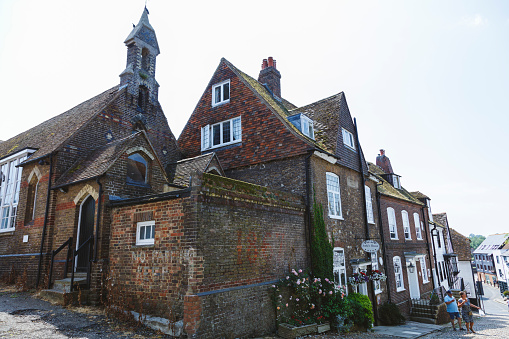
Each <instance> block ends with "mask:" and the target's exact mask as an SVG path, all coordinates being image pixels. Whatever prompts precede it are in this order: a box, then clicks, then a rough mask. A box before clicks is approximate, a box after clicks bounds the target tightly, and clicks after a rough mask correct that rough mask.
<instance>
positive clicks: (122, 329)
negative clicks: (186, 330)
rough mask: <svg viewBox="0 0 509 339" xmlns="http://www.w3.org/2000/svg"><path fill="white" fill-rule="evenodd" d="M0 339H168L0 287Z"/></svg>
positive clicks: (95, 312) (99, 313)
mask: <svg viewBox="0 0 509 339" xmlns="http://www.w3.org/2000/svg"><path fill="white" fill-rule="evenodd" d="M0 338H10V339H27V338H31V339H32V338H33V339H50V338H51V339H53V338H55V339H64V338H65V339H68V338H75V339H78V338H80V339H81V338H83V339H84V338H87V339H99V338H105V339H124V338H169V337H168V336H166V335H162V334H158V333H156V332H154V331H152V330H150V329H148V328H146V327H143V326H142V327H136V326H134V325H131V324H127V323H125V322H122V321H119V320H116V319H109V318H108V317H106V315H105V314H104V312H103V310H102V309H100V308H97V307H70V308H64V307H61V306H57V305H52V304H50V303H49V302H46V301H43V300H39V299H36V298H33V297H32V295H31V294H29V293H19V292H15V291H13V290H10V289H8V288H3V287H2V286H0Z"/></svg>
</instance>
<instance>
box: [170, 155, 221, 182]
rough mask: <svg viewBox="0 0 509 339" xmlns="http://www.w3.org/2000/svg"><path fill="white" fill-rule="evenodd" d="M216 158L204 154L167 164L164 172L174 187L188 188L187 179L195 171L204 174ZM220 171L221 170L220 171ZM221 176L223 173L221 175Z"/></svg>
mask: <svg viewBox="0 0 509 339" xmlns="http://www.w3.org/2000/svg"><path fill="white" fill-rule="evenodd" d="M215 157H216V154H215V153H206V154H202V155H199V156H197V157H194V158H189V159H184V160H180V161H177V162H176V163H173V164H169V165H168V166H167V169H166V172H167V174H168V177H169V179H170V181H171V182H173V184H175V185H179V186H183V187H187V186H189V177H190V176H191V174H192V173H193V172H195V171H198V172H200V173H204V172H205V171H206V170H207V168H208V166H209V164H210V163H211V161H212V160H213V159H214V158H215ZM220 170H221V171H222V169H220ZM221 174H222V175H223V173H221Z"/></svg>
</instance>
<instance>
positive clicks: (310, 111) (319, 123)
mask: <svg viewBox="0 0 509 339" xmlns="http://www.w3.org/2000/svg"><path fill="white" fill-rule="evenodd" d="M343 95H344V94H343V92H341V93H338V94H335V95H333V96H331V97H328V98H325V99H322V100H320V101H317V102H314V103H312V104H309V105H306V106H302V107H299V108H296V109H293V110H292V111H291V114H292V115H294V114H299V113H302V114H304V115H305V116H307V117H308V118H310V119H312V120H313V122H314V128H315V140H317V141H318V142H320V144H323V145H325V147H326V149H327V150H328V151H329V152H331V153H333V154H336V146H337V140H338V133H339V131H338V126H339V125H338V123H339V117H338V112H339V111H340V109H341V103H342V101H341V99H342V97H343Z"/></svg>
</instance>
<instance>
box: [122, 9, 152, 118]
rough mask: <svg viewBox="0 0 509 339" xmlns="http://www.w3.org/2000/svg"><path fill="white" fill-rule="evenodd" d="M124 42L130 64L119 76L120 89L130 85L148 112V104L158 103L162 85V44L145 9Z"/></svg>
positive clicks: (131, 91)
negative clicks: (159, 80) (159, 74)
mask: <svg viewBox="0 0 509 339" xmlns="http://www.w3.org/2000/svg"><path fill="white" fill-rule="evenodd" d="M124 43H125V45H126V46H127V63H126V64H127V65H126V69H125V70H124V71H123V72H122V73H121V74H120V86H127V91H128V92H129V93H130V94H131V95H133V96H134V97H135V99H136V102H137V103H138V107H139V108H140V110H142V111H143V110H148V104H152V105H154V104H156V103H157V100H158V99H157V95H158V88H159V84H158V83H157V81H156V79H155V71H156V57H157V55H159V45H158V43H157V38H156V33H155V30H154V28H153V27H152V25H151V24H150V22H149V20H148V10H147V8H146V7H145V8H144V9H143V13H142V15H141V18H140V21H139V22H138V24H137V25H136V26H134V28H133V29H132V31H131V33H130V34H129V35H128V36H127V38H126V39H125V41H124Z"/></svg>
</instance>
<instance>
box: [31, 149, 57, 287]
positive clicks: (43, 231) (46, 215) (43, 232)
mask: <svg viewBox="0 0 509 339" xmlns="http://www.w3.org/2000/svg"><path fill="white" fill-rule="evenodd" d="M52 176H53V153H50V155H49V177H48V190H47V192H46V207H45V209H44V224H43V226H42V236H41V248H40V251H39V265H38V266H37V280H36V283H35V288H37V287H39V283H40V281H41V269H42V252H43V250H44V239H45V237H46V228H47V227H48V214H49V203H50V195H51V177H52Z"/></svg>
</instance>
